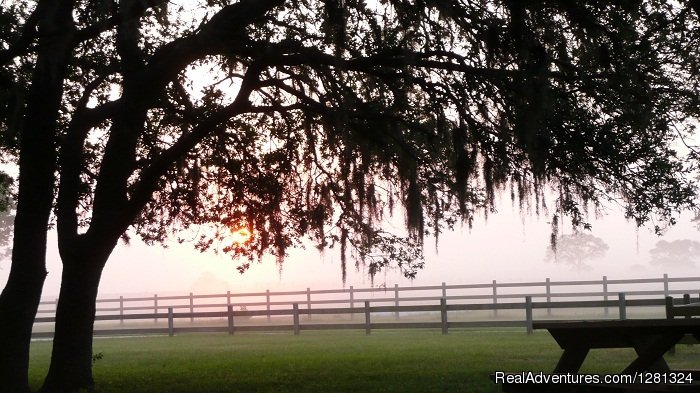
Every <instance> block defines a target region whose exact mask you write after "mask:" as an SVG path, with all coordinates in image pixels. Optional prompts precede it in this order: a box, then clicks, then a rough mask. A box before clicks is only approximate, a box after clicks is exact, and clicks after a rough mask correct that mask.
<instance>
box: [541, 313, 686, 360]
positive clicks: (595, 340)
mask: <svg viewBox="0 0 700 393" xmlns="http://www.w3.org/2000/svg"><path fill="white" fill-rule="evenodd" d="M533 327H534V328H535V329H547V330H548V331H549V333H550V334H551V335H552V337H553V338H554V340H556V342H557V344H559V346H560V347H561V348H562V349H563V350H564V353H562V355H561V358H560V359H559V363H557V366H556V367H555V368H554V372H555V373H567V372H569V373H577V372H578V371H579V369H580V368H581V365H582V364H583V361H584V360H585V359H586V356H587V355H588V352H589V351H590V350H591V349H594V348H634V349H635V351H636V353H637V358H636V359H635V360H634V361H632V363H630V364H629V365H628V366H627V367H626V368H625V369H624V370H623V371H622V373H624V374H627V373H633V372H639V371H653V372H668V371H671V370H670V368H669V367H668V364H667V363H666V361H665V360H664V358H663V355H664V354H665V353H666V352H667V351H668V350H669V349H670V348H671V347H673V346H674V345H675V344H676V343H678V341H679V340H680V339H681V338H683V337H684V336H685V335H687V334H690V335H693V336H695V338H698V339H700V319H697V318H696V319H627V320H623V321H618V320H615V321H612V320H603V321H564V322H538V323H535V324H533Z"/></svg>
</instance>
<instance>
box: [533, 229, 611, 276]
mask: <svg viewBox="0 0 700 393" xmlns="http://www.w3.org/2000/svg"><path fill="white" fill-rule="evenodd" d="M608 249H609V247H608V245H607V244H605V242H604V241H603V239H601V238H599V237H596V236H593V235H591V234H590V233H584V232H575V233H572V234H570V235H561V236H558V237H557V239H556V245H555V246H554V247H552V246H549V247H547V251H546V255H545V260H546V261H553V262H555V263H559V262H563V263H566V264H569V265H571V266H572V267H573V268H574V269H576V270H589V269H590V268H591V267H590V265H588V264H587V263H586V262H587V261H591V260H594V259H600V258H602V257H604V256H605V253H606V252H607V251H608Z"/></svg>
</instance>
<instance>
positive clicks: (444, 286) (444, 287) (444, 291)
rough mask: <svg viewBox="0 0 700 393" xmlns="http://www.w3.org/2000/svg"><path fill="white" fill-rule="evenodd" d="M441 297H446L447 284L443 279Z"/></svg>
mask: <svg viewBox="0 0 700 393" xmlns="http://www.w3.org/2000/svg"><path fill="white" fill-rule="evenodd" d="M442 297H444V298H445V299H447V285H446V284H445V282H444V281H443V282H442Z"/></svg>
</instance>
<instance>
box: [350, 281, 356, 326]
mask: <svg viewBox="0 0 700 393" xmlns="http://www.w3.org/2000/svg"><path fill="white" fill-rule="evenodd" d="M353 308H355V293H354V288H353V287H352V285H350V309H351V310H352V309H353ZM354 318H355V313H354V312H351V313H350V319H354Z"/></svg>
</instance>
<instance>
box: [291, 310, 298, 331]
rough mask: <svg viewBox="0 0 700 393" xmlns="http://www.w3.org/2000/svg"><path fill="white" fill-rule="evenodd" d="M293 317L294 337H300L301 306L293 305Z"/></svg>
mask: <svg viewBox="0 0 700 393" xmlns="http://www.w3.org/2000/svg"><path fill="white" fill-rule="evenodd" d="M292 317H293V318H294V335H295V336H298V335H299V304H298V303H294V304H292Z"/></svg>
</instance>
